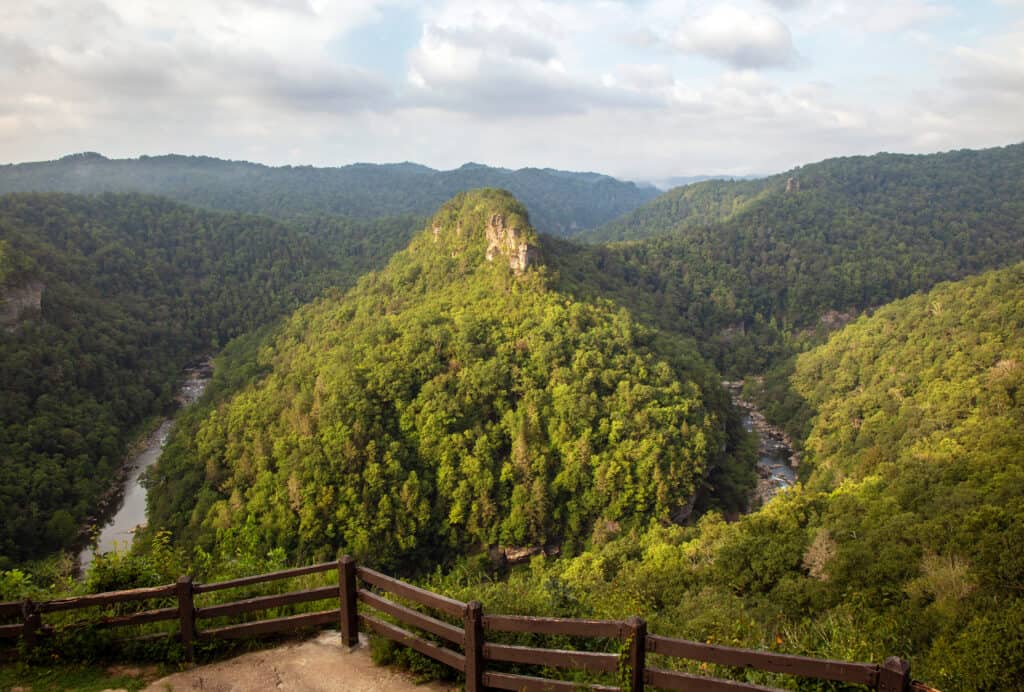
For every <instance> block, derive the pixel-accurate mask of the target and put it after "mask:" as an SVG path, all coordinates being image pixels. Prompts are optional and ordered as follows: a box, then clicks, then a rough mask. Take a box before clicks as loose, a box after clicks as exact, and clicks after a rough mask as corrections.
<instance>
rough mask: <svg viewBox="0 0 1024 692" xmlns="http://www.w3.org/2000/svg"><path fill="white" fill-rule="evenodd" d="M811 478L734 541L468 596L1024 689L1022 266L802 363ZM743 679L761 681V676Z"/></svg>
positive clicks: (598, 551)
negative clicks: (635, 615)
mask: <svg viewBox="0 0 1024 692" xmlns="http://www.w3.org/2000/svg"><path fill="white" fill-rule="evenodd" d="M794 385H795V387H796V388H797V390H798V391H800V392H801V393H803V395H805V396H806V397H807V398H808V400H809V405H810V406H811V407H812V409H813V411H814V412H815V418H814V421H813V428H812V432H811V435H810V437H809V440H808V443H807V453H806V457H805V459H806V460H805V464H806V466H807V470H808V471H809V473H808V479H807V481H806V483H805V484H804V485H803V486H798V487H797V488H796V489H793V490H791V491H789V492H787V493H785V494H783V495H781V496H780V497H777V498H776V499H774V500H773V501H771V502H770V503H769V504H768V505H767V506H766V507H765V508H764V509H762V510H761V511H759V512H756V513H754V514H751V515H749V516H746V517H743V518H742V519H741V520H740V521H738V522H736V523H733V524H726V523H724V522H723V521H722V520H721V518H720V517H718V516H717V515H715V514H709V515H706V516H705V517H704V518H702V519H701V520H700V521H699V522H698V524H697V525H696V527H692V528H678V527H669V528H660V527H659V528H655V529H652V530H650V531H647V532H642V531H638V532H635V533H632V534H629V535H626V536H622V537H620V538H616V539H614V540H611V541H606V542H600V541H598V542H595V543H594V544H593V545H592V546H591V547H590V549H589V550H588V551H586V552H584V553H582V554H581V555H579V556H577V557H575V558H573V559H571V560H559V561H547V562H544V563H540V562H538V563H535V564H534V565H533V566H532V567H531V569H530V570H529V572H522V573H518V574H515V575H513V576H512V578H511V579H510V580H509V581H507V582H505V583H498V584H488V583H487V580H486V579H484V580H483V581H480V580H479V579H473V578H470V579H469V580H468V581H467V578H466V572H465V571H464V570H463V571H456V572H453V573H452V575H451V577H449V578H448V580H447V582H445V583H446V585H447V587H448V589H449V590H450V592H451V593H453V594H456V595H460V594H461V595H468V594H469V593H472V594H473V596H474V597H476V598H485V599H486V600H487V602H488V603H490V602H492V601H493V602H496V603H497V604H498V606H497V607H499V608H501V607H505V608H508V609H515V610H516V611H518V612H533V613H541V612H543V613H546V614H552V613H558V614H563V615H575V616H601V617H609V618H614V617H620V616H621V615H622V614H623V613H631V612H641V613H643V614H645V616H648V617H649V618H650V619H651V620H652V622H653V625H652V628H655V629H656V630H657V631H658V632H659V633H662V632H665V633H675V634H678V635H682V636H687V637H690V638H694V639H698V640H701V641H711V642H716V643H723V644H730V645H747V646H757V647H763V648H770V649H776V650H781V651H789V652H799V653H803V654H808V653H810V654H815V655H823V656H830V657H837V658H843V659H850V660H855V659H859V660H875V661H878V660H881V659H882V658H884V657H885V656H886V655H893V654H896V655H901V656H904V657H908V658H909V659H910V660H911V661H912V664H913V669H914V671H915V677H916V678H918V679H923V680H927V681H929V682H931V683H932V684H934V685H936V686H938V687H939V688H941V689H943V690H977V689H1001V690H1002V689H1005V690H1010V689H1020V681H1021V680H1022V679H1024V634H1022V633H1024V596H1022V594H1024V559H1022V558H1021V554H1020V550H1019V546H1020V544H1021V542H1022V541H1024V456H1022V455H1021V450H1024V264H1017V265H1014V266H1013V267H1010V268H1008V269H1004V270H1000V271H994V272H989V273H986V274H983V275H981V276H979V277H972V278H969V279H966V280H964V281H961V282H958V283H950V284H942V285H940V286H938V287H936V288H935V289H934V290H932V291H931V292H929V293H927V294H922V295H915V296H913V297H911V298H908V299H906V300H901V301H897V302H895V303H893V304H891V305H888V306H886V307H885V308H882V309H880V310H879V311H878V312H877V313H876V314H875V315H873V316H872V317H870V318H868V317H865V318H861V319H860V320H858V321H857V322H856V323H854V324H851V325H850V326H848V327H846V328H845V329H843V330H842V331H840V332H838V333H837V334H835V335H834V336H833V337H832V338H831V339H830V340H829V341H828V343H827V344H825V345H823V346H821V347H819V348H817V349H814V350H813V351H811V352H809V353H806V354H804V355H802V356H800V358H799V359H798V364H797V368H796V374H795V375H794ZM741 677H746V679H749V680H753V681H757V680H761V678H757V677H754V674H752V673H745V674H743V675H741Z"/></svg>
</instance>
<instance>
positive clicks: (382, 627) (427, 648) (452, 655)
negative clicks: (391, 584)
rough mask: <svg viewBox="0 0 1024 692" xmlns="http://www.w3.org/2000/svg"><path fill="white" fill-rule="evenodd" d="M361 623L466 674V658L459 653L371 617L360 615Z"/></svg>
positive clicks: (383, 635)
mask: <svg viewBox="0 0 1024 692" xmlns="http://www.w3.org/2000/svg"><path fill="white" fill-rule="evenodd" d="M359 622H360V624H362V625H364V626H365V627H367V628H368V629H371V630H373V631H374V632H376V633H377V634H379V635H381V636H382V637H387V638H388V639H390V640H392V641H394V642H398V643H399V644H402V645H403V646H408V647H409V648H411V649H415V650H416V651H419V652H420V653H421V654H423V655H424V656H429V657H430V658H432V659H434V660H435V661H440V662H441V663H444V664H445V665H447V666H451V667H452V668H454V669H455V670H457V671H459V672H460V673H464V672H465V671H466V657H465V656H463V655H462V654H460V653H458V652H455V651H452V650H451V649H446V648H444V647H442V646H438V645H437V644H434V643H432V642H428V641H427V640H426V639H423V638H421V637H417V636H416V635H415V634H413V633H412V632H408V631H406V630H403V629H402V628H401V627H395V626H394V625H391V624H388V623H386V622H384V621H383V620H378V619H377V618H375V617H372V616H370V615H360V616H359Z"/></svg>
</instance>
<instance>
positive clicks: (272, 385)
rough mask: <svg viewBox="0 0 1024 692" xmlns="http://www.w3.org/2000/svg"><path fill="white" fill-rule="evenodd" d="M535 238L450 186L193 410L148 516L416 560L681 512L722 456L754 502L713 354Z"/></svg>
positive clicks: (289, 548)
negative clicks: (366, 268)
mask: <svg viewBox="0 0 1024 692" xmlns="http://www.w3.org/2000/svg"><path fill="white" fill-rule="evenodd" d="M543 248H544V246H543V244H541V243H540V241H539V239H538V237H537V235H536V233H535V232H534V231H533V229H532V228H531V227H530V225H529V221H528V219H527V214H526V210H525V209H524V208H523V207H522V206H521V205H520V204H519V203H518V202H517V201H516V200H515V199H514V198H513V197H511V196H510V195H509V194H508V193H507V192H502V191H496V190H481V191H475V192H472V193H468V194H463V195H459V196H457V197H456V198H454V199H453V200H452V201H451V202H449V203H447V204H446V205H444V206H443V207H442V208H441V209H440V211H438V213H437V215H436V216H435V217H434V218H433V220H432V221H431V222H430V223H429V224H428V226H427V228H426V229H425V230H424V231H423V232H422V233H421V234H420V235H418V236H417V237H416V238H415V239H414V241H413V242H412V244H411V245H410V246H409V248H408V249H406V250H404V251H403V252H400V253H398V254H397V255H395V257H394V258H393V259H392V260H391V262H390V263H389V264H388V266H387V267H386V268H385V269H384V270H382V271H380V272H378V273H374V274H371V275H369V276H367V277H365V278H364V279H362V280H361V281H360V282H359V284H358V285H357V287H356V288H354V289H353V290H352V291H351V292H349V293H348V294H346V295H344V296H340V295H334V296H330V297H326V298H324V299H322V300H320V301H317V302H315V303H313V304H311V305H309V306H307V307H305V308H303V309H301V310H299V311H298V312H296V313H295V315H294V316H293V317H292V318H291V319H290V320H289V321H288V323H287V324H285V325H284V326H283V327H282V328H281V329H280V330H279V331H278V332H277V334H276V335H275V336H274V338H273V339H272V340H270V341H269V342H265V344H264V346H263V348H262V349H261V350H260V351H259V356H258V357H259V361H260V364H261V365H262V366H263V368H262V370H263V371H264V372H265V373H266V374H264V375H263V377H262V378H261V379H260V381H259V382H258V383H255V384H253V385H251V386H249V387H247V388H245V389H244V390H243V391H242V392H241V393H239V394H237V395H236V396H234V397H233V398H230V399H229V400H227V401H224V402H222V403H219V404H212V405H211V406H210V410H209V411H208V412H207V413H204V414H203V415H201V416H200V415H190V416H189V417H188V418H187V420H188V421H189V422H190V423H191V424H184V425H181V426H180V428H179V432H178V433H177V434H176V435H175V436H174V438H173V440H172V441H171V443H170V444H169V445H168V447H167V449H166V451H165V452H164V456H163V457H162V458H161V461H160V463H159V465H158V467H157V469H156V471H155V472H154V473H153V474H151V477H150V481H149V482H150V486H151V488H153V489H155V490H156V492H153V493H151V495H150V498H151V500H150V517H151V523H152V525H153V526H154V527H165V528H170V529H172V530H173V531H174V532H175V534H176V535H178V536H181V537H184V538H185V539H186V540H187V541H188V542H190V543H194V544H198V545H199V546H201V547H202V548H203V549H204V550H206V551H210V552H216V553H218V554H220V555H222V556H223V557H224V558H225V559H230V558H231V556H232V555H234V554H235V551H236V550H237V548H238V546H239V545H245V546H250V547H251V546H253V545H255V546H261V547H262V550H271V549H273V548H281V549H284V550H285V551H286V553H287V554H288V555H289V556H291V557H292V558H294V559H307V560H308V559H321V558H325V557H327V556H332V555H334V554H336V552H337V551H338V550H339V549H340V550H344V551H347V552H349V553H352V554H353V555H357V556H359V558H360V559H363V560H367V561H370V562H371V563H373V564H378V565H383V566H386V567H389V568H396V569H400V570H402V571H405V572H409V571H417V570H421V569H423V568H425V567H427V566H428V565H432V564H437V563H438V562H439V561H441V562H444V561H449V560H451V559H454V558H455V557H457V556H458V555H460V554H464V553H466V552H477V551H479V550H481V549H484V548H487V547H488V546H497V545H507V546H522V545H526V546H531V545H538V544H553V545H557V546H562V547H563V548H564V549H566V550H567V551H569V552H575V551H576V550H579V549H580V548H582V546H584V545H585V544H586V543H587V541H588V540H589V538H590V536H591V534H592V533H594V532H597V533H601V532H607V531H610V530H619V529H620V528H621V527H625V526H646V525H647V524H648V523H649V522H651V521H661V522H669V521H671V520H681V519H683V518H685V517H686V516H687V514H688V513H689V512H690V511H691V509H692V506H693V503H694V501H695V495H696V494H697V491H698V489H699V488H701V486H702V485H703V483H704V481H705V479H706V478H707V477H709V475H710V474H711V473H712V471H713V470H717V471H718V475H717V476H716V477H735V478H736V479H738V480H735V481H734V487H733V488H732V489H731V490H732V492H731V494H730V493H729V492H726V491H727V490H728V488H726V487H725V485H724V484H723V487H722V488H721V490H722V492H721V493H720V496H723V497H724V501H727V502H730V503H731V506H732V508H733V509H735V508H736V507H738V506H742V504H743V503H744V501H745V499H744V492H745V490H746V487H745V486H744V484H743V479H744V478H747V479H749V475H750V474H749V470H748V471H746V472H745V473H744V472H743V471H742V469H743V468H747V469H749V467H750V460H749V458H747V459H739V458H737V455H740V454H742V452H741V451H740V450H739V448H740V447H741V445H740V442H741V440H742V439H743V436H744V435H743V433H742V431H741V428H740V427H739V424H738V418H737V417H736V416H735V415H734V414H732V413H731V411H730V407H729V405H728V399H727V397H725V396H724V394H723V392H722V390H721V388H720V387H719V386H718V383H717V380H716V379H715V377H714V374H713V371H712V370H710V368H708V367H707V366H706V365H705V364H704V362H703V361H702V360H701V359H700V357H699V356H698V355H697V354H696V353H695V352H694V351H693V349H692V346H690V345H689V344H687V343H685V342H679V341H677V340H669V339H665V338H663V337H662V336H660V335H659V334H658V333H657V332H655V331H653V330H650V329H647V328H644V327H642V326H640V325H639V324H637V323H636V322H635V321H634V320H633V319H632V318H631V317H630V316H629V313H628V312H627V311H625V310H623V309H621V308H618V307H616V306H614V305H612V304H610V303H608V302H607V301H596V302H580V301H575V300H572V299H571V298H570V297H569V296H568V295H565V294H563V293H561V292H559V291H558V290H556V289H555V288H554V282H553V279H552V276H551V275H550V272H549V271H548V269H547V267H546V266H544V264H543V262H542V257H543V254H544V250H543ZM524 258H525V259H524ZM743 449H746V448H745V447H744V448H743ZM723 470H724V471H725V473H723V472H722V471H723ZM729 474H732V476H729Z"/></svg>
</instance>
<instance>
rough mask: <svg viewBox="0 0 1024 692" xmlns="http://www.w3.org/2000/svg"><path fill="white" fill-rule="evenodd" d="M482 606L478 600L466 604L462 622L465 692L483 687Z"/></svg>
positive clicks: (475, 690)
mask: <svg viewBox="0 0 1024 692" xmlns="http://www.w3.org/2000/svg"><path fill="white" fill-rule="evenodd" d="M483 615H484V607H483V605H482V604H481V603H480V601H470V602H469V603H467V604H466V614H465V615H464V616H463V619H462V623H463V627H464V628H465V630H466V646H465V649H466V692H482V690H483V689H484V665H485V664H484V623H483Z"/></svg>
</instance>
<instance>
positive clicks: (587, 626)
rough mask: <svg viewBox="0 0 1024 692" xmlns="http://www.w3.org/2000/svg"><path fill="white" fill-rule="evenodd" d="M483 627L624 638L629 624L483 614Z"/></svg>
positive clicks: (627, 634)
mask: <svg viewBox="0 0 1024 692" xmlns="http://www.w3.org/2000/svg"><path fill="white" fill-rule="evenodd" d="M484 629H485V630H487V631H490V632H529V633H532V634H564V635H568V636H577V637H608V638H610V639H622V640H624V639H626V637H628V636H629V626H628V625H627V624H626V623H625V621H623V620H582V619H576V618H543V617H534V616H532V615H485V616H484Z"/></svg>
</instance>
